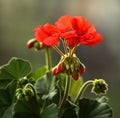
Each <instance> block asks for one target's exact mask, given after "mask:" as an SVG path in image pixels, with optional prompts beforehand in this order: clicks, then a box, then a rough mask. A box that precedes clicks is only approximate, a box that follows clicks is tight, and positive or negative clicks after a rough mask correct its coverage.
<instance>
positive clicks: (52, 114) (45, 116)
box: [41, 103, 67, 118]
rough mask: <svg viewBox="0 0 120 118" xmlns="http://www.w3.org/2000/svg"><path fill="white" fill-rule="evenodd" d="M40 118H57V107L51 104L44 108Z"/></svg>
mask: <svg viewBox="0 0 120 118" xmlns="http://www.w3.org/2000/svg"><path fill="white" fill-rule="evenodd" d="M41 115H42V118H58V108H57V105H56V104H54V103H52V104H50V105H49V106H47V107H46V108H45V110H44V111H43V113H42V114H41ZM66 118H67V117H66Z"/></svg>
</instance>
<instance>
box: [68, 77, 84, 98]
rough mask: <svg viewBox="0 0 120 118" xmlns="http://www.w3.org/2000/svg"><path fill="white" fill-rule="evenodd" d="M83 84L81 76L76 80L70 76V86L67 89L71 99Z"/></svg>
mask: <svg viewBox="0 0 120 118" xmlns="http://www.w3.org/2000/svg"><path fill="white" fill-rule="evenodd" d="M82 84H83V80H82V77H79V79H78V80H74V79H72V78H71V86H70V91H69V96H70V97H71V99H72V100H73V99H74V98H75V96H76V95H77V93H78V92H79V90H80V88H81V86H82Z"/></svg>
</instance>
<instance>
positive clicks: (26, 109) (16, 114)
mask: <svg viewBox="0 0 120 118" xmlns="http://www.w3.org/2000/svg"><path fill="white" fill-rule="evenodd" d="M39 112H40V107H39V104H38V102H37V100H36V98H32V99H30V100H29V101H25V100H21V101H19V100H18V101H17V102H16V103H15V104H14V109H13V118H40V113H39Z"/></svg>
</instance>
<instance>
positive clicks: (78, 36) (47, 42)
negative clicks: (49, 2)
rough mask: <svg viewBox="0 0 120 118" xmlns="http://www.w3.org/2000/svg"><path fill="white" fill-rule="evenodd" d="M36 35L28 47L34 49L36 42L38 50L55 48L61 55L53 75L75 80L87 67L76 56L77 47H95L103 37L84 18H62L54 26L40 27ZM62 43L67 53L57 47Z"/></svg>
mask: <svg viewBox="0 0 120 118" xmlns="http://www.w3.org/2000/svg"><path fill="white" fill-rule="evenodd" d="M34 33H35V39H33V40H31V41H29V42H28V47H29V48H31V47H33V46H34V44H35V43H36V42H37V48H38V47H39V46H40V47H42V48H43V47H53V48H54V49H55V50H56V51H57V52H58V53H59V54H60V55H61V60H60V62H59V63H58V65H57V66H55V68H54V69H53V74H54V75H57V74H59V73H63V72H64V73H66V74H68V75H72V77H73V79H75V80H77V79H78V76H79V74H82V73H83V72H84V71H85V66H84V65H83V64H82V63H81V62H80V60H79V59H78V58H77V57H76V56H75V50H76V47H78V46H79V45H80V44H83V45H88V46H94V45H96V44H97V43H99V42H101V41H102V35H101V34H99V33H98V32H97V31H96V29H95V27H94V25H92V24H90V23H89V21H88V20H87V19H85V18H84V17H82V16H74V17H71V16H69V15H66V16H62V17H60V18H59V19H58V20H57V21H56V22H55V23H54V24H50V23H46V24H45V25H40V26H38V27H37V28H35V29H34ZM61 41H62V44H63V47H64V51H65V53H63V52H62V51H61V50H60V49H59V48H58V47H57V45H58V44H59V43H60V42H61ZM38 45H39V46H38ZM35 46H36V45H35Z"/></svg>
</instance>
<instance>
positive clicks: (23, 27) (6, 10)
mask: <svg viewBox="0 0 120 118" xmlns="http://www.w3.org/2000/svg"><path fill="white" fill-rule="evenodd" d="M66 14H69V15H81V16H84V17H85V18H87V19H89V20H90V21H91V23H93V24H94V25H95V26H96V29H97V31H98V32H100V33H101V34H102V35H103V37H104V40H103V42H102V43H100V44H98V45H97V46H94V47H88V46H80V47H79V48H78V49H77V52H76V53H77V55H78V57H79V58H80V60H81V61H82V62H83V63H84V64H85V65H86V73H85V74H84V75H83V78H84V80H85V81H86V80H87V79H94V78H104V79H105V80H106V81H107V83H108V84H109V92H108V94H107V96H108V97H109V101H110V105H111V106H112V108H113V111H114V116H113V118H119V117H120V101H119V100H120V91H119V90H120V72H119V71H120V1H119V0H99V1H98V0H20V1H18V0H0V65H3V64H5V63H7V62H8V60H9V59H10V58H11V57H20V58H24V59H27V60H30V61H31V63H32V66H33V70H35V69H37V68H38V67H39V66H42V65H44V63H45V58H44V51H42V52H35V51H34V50H28V49H27V47H26V42H27V41H28V40H29V39H31V38H33V37H34V34H33V29H34V28H35V27H37V26H38V25H40V24H44V23H46V22H50V23H54V21H55V20H56V19H58V18H59V17H60V16H62V15H66ZM52 58H53V59H54V61H53V62H54V63H53V65H55V64H57V62H58V60H59V56H58V54H57V53H56V52H55V51H54V50H52Z"/></svg>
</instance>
